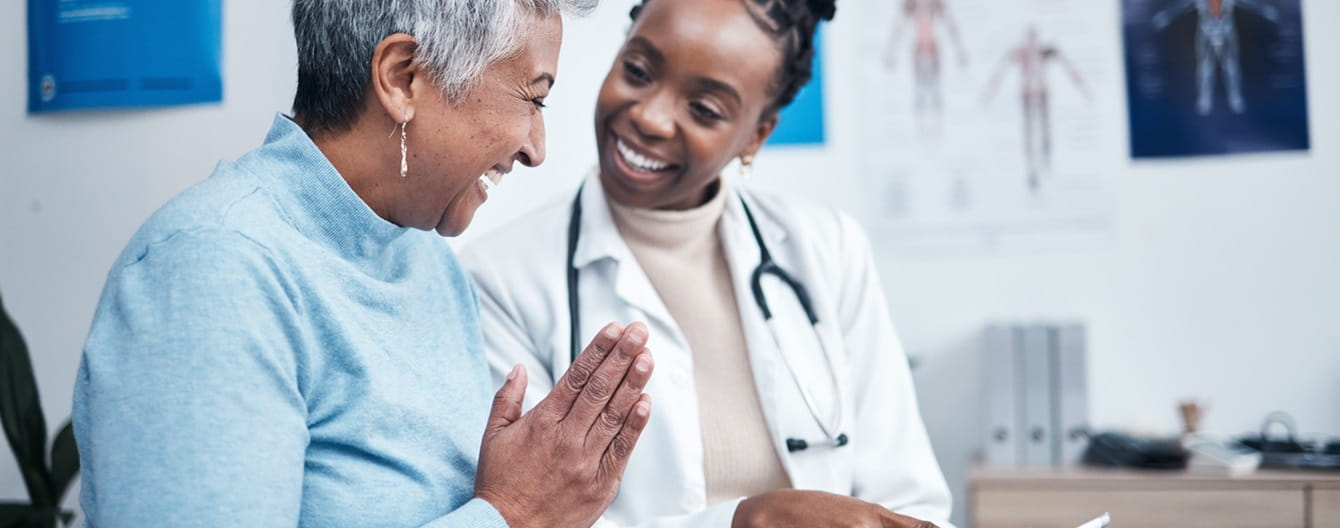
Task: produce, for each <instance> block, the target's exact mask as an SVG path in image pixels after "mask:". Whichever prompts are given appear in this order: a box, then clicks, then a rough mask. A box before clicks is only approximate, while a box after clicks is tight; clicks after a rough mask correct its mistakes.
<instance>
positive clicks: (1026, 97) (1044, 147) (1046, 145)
mask: <svg viewBox="0 0 1340 528" xmlns="http://www.w3.org/2000/svg"><path fill="white" fill-rule="evenodd" d="M1052 62H1056V63H1058V64H1060V65H1061V66H1062V67H1063V68H1065V70H1066V72H1067V73H1069V74H1070V79H1071V80H1072V81H1074V83H1075V87H1076V88H1077V89H1078V90H1079V92H1080V93H1081V94H1083V95H1084V98H1085V99H1090V96H1089V91H1088V89H1087V88H1085V86H1084V79H1083V78H1081V77H1080V75H1079V71H1077V70H1076V69H1075V67H1074V66H1072V65H1071V64H1070V62H1068V61H1067V60H1066V59H1065V57H1063V56H1062V55H1061V51H1060V50H1059V49H1057V48H1056V47H1055V46H1053V45H1051V44H1045V43H1043V42H1041V41H1040V40H1039V39H1038V31H1037V28H1032V27H1030V28H1028V31H1027V33H1025V35H1024V39H1023V41H1021V42H1020V43H1019V44H1018V45H1017V46H1015V47H1014V48H1012V49H1010V50H1009V51H1008V52H1006V54H1005V57H1004V59H1003V60H1002V61H1001V64H1000V67H999V68H997V69H996V72H995V74H993V75H992V76H991V80H990V82H989V83H988V84H987V87H986V93H985V94H984V95H983V98H982V99H983V102H986V101H989V100H990V99H991V96H992V94H993V93H994V92H995V90H996V88H997V87H998V86H999V85H1000V81H1001V79H1002V78H1003V77H1004V76H1005V73H1006V71H1007V69H1009V67H1010V66H1016V67H1018V70H1019V80H1020V87H1021V88H1022V90H1021V93H1020V96H1021V97H1020V98H1021V100H1022V102H1023V109H1024V162H1025V165H1026V167H1027V171H1028V188H1029V190H1030V191H1034V192H1036V191H1037V190H1038V188H1039V186H1040V183H1041V178H1042V173H1044V172H1046V171H1048V170H1050V168H1051V119H1050V113H1049V106H1048V102H1047V99H1048V95H1047V69H1046V67H1047V65H1048V64H1050V63H1052Z"/></svg>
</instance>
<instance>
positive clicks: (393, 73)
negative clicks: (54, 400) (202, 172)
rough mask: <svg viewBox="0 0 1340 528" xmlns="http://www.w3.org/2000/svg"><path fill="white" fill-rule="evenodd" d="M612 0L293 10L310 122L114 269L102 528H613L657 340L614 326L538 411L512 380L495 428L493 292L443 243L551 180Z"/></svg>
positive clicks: (93, 378)
mask: <svg viewBox="0 0 1340 528" xmlns="http://www.w3.org/2000/svg"><path fill="white" fill-rule="evenodd" d="M591 3H592V2H591V1H590V0H587V1H580V0H452V1H444V0H411V1H402V2H395V3H384V2H381V1H379V0H297V1H296V2H295V3H294V8H293V24H294V29H295V34H296V37H297V42H298V62H299V66H298V69H299V72H298V79H299V80H298V92H297V96H296V98H295V101H294V117H293V118H292V119H290V118H288V117H285V116H278V117H276V118H275V121H274V125H273V128H271V130H270V132H269V135H268V136H267V137H266V139H265V142H264V144H263V145H261V146H260V147H259V148H257V149H256V150H254V151H252V152H250V153H248V154H246V155H245V156H243V157H242V158H241V159H239V160H237V161H235V162H232V163H223V164H221V165H219V167H218V169H216V171H215V172H214V174H213V176H211V177H210V178H209V179H208V180H207V181H204V182H202V183H200V184H198V185H196V186H194V187H193V188H191V189H190V190H188V191H186V192H185V193H183V194H182V195H180V196H178V197H176V198H174V199H173V200H172V201H171V202H169V203H168V204H167V205H166V206H164V207H163V208H162V209H161V210H159V211H158V212H157V213H155V214H154V215H153V217H152V218H150V219H149V221H148V222H147V223H146V224H145V225H144V226H143V227H142V228H141V229H140V230H139V232H138V233H137V234H136V235H135V237H134V238H133V239H132V240H131V241H130V243H129V245H128V247H127V248H126V250H125V251H124V253H123V254H122V255H121V257H120V259H118V260H117V261H116V263H115V264H114V266H113V267H112V270H111V272H110V273H109V276H108V279H107V285H106V288H105V290H104V292H103V296H102V300H101V302H100V304H99V306H98V309H97V313H96V316H95V318H94V321H93V327H92V330H91V332H90V335H89V337H88V342H87V344H86V346H85V349H84V357H83V363H82V365H81V367H80V371H79V377H78V381H77V384H76V388H75V404H74V423H75V432H76V436H77V439H78V444H79V449H80V456H81V457H82V460H83V463H84V465H83V495H82V497H81V500H82V504H83V507H84V511H85V512H86V514H87V519H88V525H89V526H100V527H102V526H295V525H297V526H374V525H375V526H421V525H422V526H471V527H485V526H506V525H508V524H511V525H522V526H589V525H590V524H591V523H592V522H593V521H595V520H596V519H597V517H598V516H599V515H600V513H601V512H602V511H603V510H604V509H605V507H606V506H607V505H608V504H609V503H610V501H612V500H613V498H614V493H615V490H616V487H617V485H618V482H619V478H620V475H621V474H622V472H623V468H624V465H625V463H626V462H627V459H628V456H629V454H630V451H631V449H632V446H633V445H634V444H635V443H636V441H637V439H638V435H639V434H640V432H641V430H642V428H643V427H644V426H645V425H646V423H647V420H648V416H649V413H650V402H649V400H647V399H646V396H644V395H642V394H641V389H642V387H643V386H645V384H646V382H647V380H648V379H649V376H650V375H651V358H650V355H649V353H648V352H647V351H646V349H645V347H644V346H643V343H645V342H646V339H647V333H646V328H645V327H644V326H642V325H641V324H633V325H629V326H628V327H627V328H622V327H620V326H619V325H615V324H610V325H607V326H605V327H604V328H603V329H601V330H600V331H599V332H598V335H597V337H596V338H595V339H594V340H593V341H592V342H591V344H590V346H589V347H587V348H586V350H585V351H584V353H583V355H582V357H581V358H580V359H579V360H578V362H577V364H576V365H574V367H573V369H572V370H571V371H570V372H569V374H568V375H567V377H566V378H565V379H564V380H563V382H562V383H560V384H559V386H558V387H557V388H556V389H555V390H554V391H553V392H552V393H550V394H549V395H548V396H547V397H546V398H545V400H544V402H543V403H541V404H540V405H539V406H537V407H536V409H535V410H533V411H531V412H528V413H526V414H525V415H524V416H523V415H522V414H521V401H522V393H523V391H524V389H525V387H526V385H527V381H526V373H525V371H524V370H523V369H521V368H517V369H514V370H512V371H511V373H510V374H509V375H508V376H506V379H507V381H506V383H505V384H504V385H503V387H502V389H501V390H499V391H498V393H497V395H496V396H495V397H494V398H493V404H492V411H491V412H487V411H486V409H487V408H488V407H489V401H490V400H489V397H490V388H489V387H490V380H489V375H488V371H487V368H486V365H485V361H484V357H483V352H482V343H481V341H482V340H481V336H480V333H479V328H478V315H477V311H476V310H477V308H476V297H475V293H474V291H473V290H472V287H471V285H470V280H469V278H468V277H467V275H466V274H465V273H464V272H463V271H462V269H461V268H460V267H459V265H458V264H457V262H456V260H455V257H454V256H453V255H452V252H451V250H450V249H449V248H448V246H447V245H446V244H444V243H443V242H442V240H441V239H440V238H439V237H438V236H437V235H435V234H434V233H431V232H429V231H428V230H430V229H431V230H436V231H437V233H440V234H443V235H448V236H450V235H455V234H457V233H460V232H461V231H462V230H464V229H465V228H466V226H467V225H468V224H469V223H470V219H471V216H472V215H473V213H474V211H475V209H476V208H477V207H478V206H479V205H480V203H482V202H483V201H484V200H485V199H486V198H487V188H488V185H486V184H485V183H484V181H483V180H481V175H487V176H488V178H485V179H489V178H492V179H496V178H500V177H501V176H502V175H503V174H505V173H507V172H508V171H509V170H510V169H511V168H512V166H513V164H514V163H516V162H520V163H521V164H524V165H537V164H539V163H540V162H542V161H543V159H544V145H543V141H544V128H543V118H542V116H541V111H540V110H541V108H542V107H543V106H544V105H543V101H544V99H545V95H546V94H547V92H548V91H549V88H550V86H551V85H552V84H553V82H554V75H555V65H556V59H557V53H558V47H559V41H560V34H561V31H562V29H561V19H560V15H561V13H562V12H564V11H583V10H587V9H589V8H590V5H588V4H591ZM481 437H482V438H483V441H482V445H481V443H480V438H481ZM476 467H477V468H478V470H476Z"/></svg>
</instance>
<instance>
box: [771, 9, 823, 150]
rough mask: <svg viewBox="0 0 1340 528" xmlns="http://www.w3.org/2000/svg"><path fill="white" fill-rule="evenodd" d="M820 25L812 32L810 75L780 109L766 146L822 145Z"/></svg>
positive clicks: (821, 42) (821, 31) (821, 51)
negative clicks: (811, 75) (812, 73)
mask: <svg viewBox="0 0 1340 528" xmlns="http://www.w3.org/2000/svg"><path fill="white" fill-rule="evenodd" d="M823 33H824V24H820V25H819V28H818V30H816V31H815V32H814V66H813V67H812V71H813V72H814V76H813V77H811V78H810V82H809V84H806V85H805V86H804V87H802V88H801V89H800V92H799V93H797V94H796V99H795V100H794V101H791V104H790V105H789V106H787V107H786V108H783V109H782V114H781V118H780V119H779V120H778V122H777V128H776V129H774V130H773V131H772V136H771V137H769V138H768V145H798V146H799V145H814V146H818V145H823V143H824V60H823V57H824V53H823V51H824V50H823V41H824V36H823Z"/></svg>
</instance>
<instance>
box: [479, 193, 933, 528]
mask: <svg viewBox="0 0 1340 528" xmlns="http://www.w3.org/2000/svg"><path fill="white" fill-rule="evenodd" d="M725 189H726V191H727V192H731V193H732V194H733V195H732V196H730V197H729V198H730V199H729V200H728V201H727V206H726V210H725V213H724V217H723V221H722V222H721V223H720V224H719V226H720V227H719V229H720V230H721V236H722V240H723V247H724V251H725V254H726V259H727V262H728V263H729V267H730V271H731V276H732V281H733V283H734V284H735V292H736V298H737V300H738V304H739V310H740V316H741V317H740V319H741V323H742V324H743V326H744V335H745V340H746V341H747V343H748V345H749V361H750V365H751V366H752V369H753V372H754V380H755V382H756V385H757V389H758V393H759V399H760V401H761V402H762V407H763V412H764V414H765V417H766V422H767V425H768V429H769V431H770V432H771V434H772V438H773V440H774V442H773V443H774V445H773V448H774V449H776V450H777V452H778V454H779V455H780V458H781V462H782V465H783V466H784V468H785V470H786V473H787V475H789V476H790V479H791V483H792V485H793V486H794V487H795V488H797V489H811V490H823V491H829V492H832V493H838V494H843V495H850V496H853V497H857V498H859V499H863V500H866V501H870V502H873V503H877V504H881V505H883V506H885V507H888V508H890V509H892V510H894V511H896V512H899V513H903V514H905V515H910V516H913V517H917V518H920V519H924V520H928V521H931V522H934V523H936V524H937V525H939V526H941V527H948V526H950V525H949V508H950V499H949V490H948V487H947V486H946V485H945V480H944V477H943V475H942V474H941V473H940V467H939V465H938V464H937V462H936V459H935V455H934V453H932V452H931V446H930V441H929V440H928V438H927V436H926V428H925V425H924V424H923V423H922V420H921V415H920V413H919V411H918V409H917V401H916V394H915V392H914V390H913V387H912V377H911V374H910V372H909V370H908V366H907V357H906V356H905V355H904V353H903V350H902V348H901V346H900V345H899V343H898V338H897V336H896V335H895V334H894V331H893V325H892V324H891V322H890V320H889V314H888V310H887V306H886V303H885V299H884V293H883V290H882V289H881V287H880V283H879V279H878V277H877V276H876V272H875V265H874V261H873V260H872V258H871V255H870V247H869V243H868V241H867V240H866V238H865V235H864V234H863V233H862V231H861V229H860V228H859V227H858V226H857V224H856V223H855V222H854V221H853V220H852V219H851V218H849V217H847V216H845V215H843V214H841V213H838V212H835V211H831V210H826V209H823V208H819V207H815V206H812V205H806V204H802V203H799V202H794V201H789V200H784V199H781V198H778V197H774V196H768V195H764V194H761V193H755V192H750V191H747V190H744V191H740V190H737V189H736V188H735V187H734V186H732V185H730V184H729V183H728V184H727V185H726V187H725ZM739 192H742V193H743V194H744V196H745V199H746V200H747V201H748V203H749V206H750V210H751V211H752V212H753V214H754V217H755V219H756V220H757V222H758V224H759V229H760V230H761V231H762V232H763V236H764V239H765V240H766V241H767V244H768V248H769V250H770V251H771V252H772V253H773V259H774V260H775V261H776V262H777V263H778V264H779V265H780V266H781V267H782V268H783V269H785V270H787V271H788V272H789V273H791V274H792V275H793V276H795V277H796V278H798V279H799V280H800V281H801V282H803V283H804V284H805V285H806V287H807V288H808V289H809V292H810V294H811V296H812V297H813V303H814V306H815V309H816V310H817V312H818V316H819V319H820V322H821V323H823V324H824V327H823V328H824V331H826V332H828V333H829V335H828V337H829V338H830V341H829V342H830V343H832V344H836V345H837V346H836V350H834V352H835V355H836V356H837V357H836V363H837V365H838V373H839V375H840V376H843V377H844V380H845V383H844V384H845V386H846V389H847V394H846V395H845V400H844V401H845V402H846V403H845V412H844V415H845V426H844V429H843V432H845V433H847V435H848V436H849V438H850V442H851V443H850V444H849V445H847V446H845V447H839V448H832V447H811V448H810V449H808V450H804V451H799V452H795V453H789V452H787V450H786V446H785V439H786V438H788V437H796V438H802V439H806V440H808V441H811V442H812V441H815V440H823V439H825V438H826V437H825V436H824V435H823V434H822V432H821V430H820V429H819V427H818V425H817V424H816V423H815V422H814V419H813V418H812V417H811V415H810V413H809V411H808V410H807V408H806V407H805V402H804V401H803V400H802V399H801V396H800V393H799V391H798V390H797V389H796V388H795V384H794V382H793V381H792V379H791V375H790V374H789V373H788V370H787V369H786V366H785V365H784V363H783V362H782V360H781V356H780V355H779V353H780V352H779V350H778V347H777V346H776V345H775V344H774V340H773V338H772V336H771V334H770V333H769V330H768V326H767V325H766V324H765V323H764V320H763V316H762V313H761V312H760V310H759V308H758V306H757V304H755V301H754V296H753V294H752V293H751V290H750V286H749V284H750V283H749V279H750V275H751V273H752V272H753V270H754V267H755V266H756V265H757V264H758V262H759V249H758V245H757V244H756V243H755V240H754V238H753V235H752V233H751V232H750V230H749V227H748V223H747V221H746V220H745V216H744V210H743V208H742V207H741V205H740V200H739V198H738V194H735V193H739ZM581 199H582V222H581V227H580V233H581V236H580V238H579V242H578V245H577V249H576V257H575V258H574V264H575V265H576V267H577V269H578V270H580V281H579V289H580V294H581V310H582V313H581V329H580V334H581V335H580V339H579V342H580V343H581V345H582V346H585V344H586V343H587V342H588V341H589V340H590V338H591V337H592V336H594V335H595V334H596V332H597V331H599V330H600V328H601V327H603V326H604V325H605V324H607V323H608V322H610V321H618V322H621V323H624V324H626V323H629V322H632V321H643V322H645V323H646V324H647V326H648V328H649V330H650V336H651V337H650V339H649V341H648V344H647V347H648V348H649V349H650V350H651V352H652V355H653V357H654V359H655V361H656V370H655V372H654V373H653V374H652V379H651V381H650V383H648V386H647V388H646V392H647V393H648V394H650V396H651V400H652V413H651V421H650V423H649V424H648V425H647V428H646V429H645V430H644V431H643V433H642V437H641V440H640V441H639V442H638V444H637V447H636V449H635V450H634V452H633V455H632V458H631V459H630V461H629V463H628V467H627V470H626V471H625V473H624V478H623V483H622V487H621V488H620V490H619V495H618V497H616V498H615V500H614V502H613V504H611V505H610V507H609V509H608V510H607V511H606V513H605V517H604V518H602V519H601V522H600V523H598V526H645V527H653V526H656V527H659V526H666V527H668V526H695V527H697V526H720V527H728V526H730V523H731V518H732V517H733V516H734V511H735V507H736V505H737V504H738V503H739V501H740V500H741V499H743V497H741V498H739V499H735V500H731V501H727V502H725V503H721V504H717V505H712V506H711V507H709V505H708V504H707V503H706V486H705V482H704V475H703V445H702V434H701V429H700V422H699V419H698V401H697V391H696V390H695V388H694V376H693V354H692V353H691V352H690V350H689V349H688V341H687V340H686V339H685V337H684V335H683V333H682V332H681V330H680V329H679V327H678V326H677V325H676V324H675V321H674V320H673V319H672V318H671V317H670V313H669V311H668V310H667V309H666V307H665V305H664V304H663V303H662V302H661V299H660V297H659V296H658V295H657V293H656V290H655V289H654V288H653V287H652V284H651V282H650V281H649V280H648V279H647V277H646V275H645V274H644V272H643V271H642V268H641V267H640V266H639V265H638V262H637V260H636V258H634V257H633V255H632V253H631V252H630V250H629V249H628V246H627V245H625V243H624V241H623V239H622V238H621V237H620V236H619V233H618V230H617V229H616V228H615V226H614V224H613V220H612V218H611V216H610V213H609V208H608V206H607V205H606V202H605V194H604V192H603V191H602V189H601V186H600V182H599V180H598V179H597V178H596V177H594V176H592V177H589V178H587V181H586V183H585V185H584V191H583V192H582V198H581ZM572 200H573V198H572V195H567V196H565V197H562V198H561V199H559V200H557V201H556V202H555V203H553V204H551V205H549V206H547V207H543V208H541V209H539V210H538V211H536V212H534V213H532V214H529V215H527V216H525V217H523V218H521V219H520V220H518V221H516V222H515V223H514V224H512V225H510V226H507V227H504V228H503V229H501V230H499V231H497V232H494V233H492V234H490V235H489V236H486V237H485V238H482V239H480V240H479V241H477V242H475V243H473V244H471V245H470V246H469V247H467V248H465V250H464V251H462V255H461V258H462V261H463V262H464V264H465V266H466V267H467V268H468V269H469V270H470V272H471V273H472V274H473V276H474V278H475V281H476V285H477V287H478V293H479V304H480V312H481V325H482V330H483V335H484V341H485V346H486V350H487V354H488V359H489V365H490V368H491V370H492V372H493V376H494V382H495V384H496V385H501V384H502V380H503V378H504V376H505V375H506V373H507V372H509V371H510V370H511V369H512V367H513V366H514V365H516V364H517V363H521V364H523V365H525V366H526V370H527V373H528V374H529V387H528V389H527V392H526V402H525V407H526V408H527V409H529V408H530V407H531V406H533V405H534V404H535V403H536V402H538V401H539V399H540V398H543V397H544V396H545V395H546V394H548V393H549V391H550V390H551V389H552V388H553V385H554V382H555V380H556V379H558V377H559V376H561V375H562V373H563V372H564V371H566V370H567V368H568V366H569V364H570V363H571V361H570V346H569V339H568V334H569V331H568V325H569V319H568V304H567V302H568V301H567V299H568V297H567V285H566V280H565V270H566V266H565V260H566V256H567V226H568V222H569V218H570V215H571V212H572V208H571V204H572ZM684 287H694V285H691V284H686V285H684ZM764 291H765V294H766V297H767V300H768V303H769V306H770V307H771V308H772V311H773V316H774V317H775V318H778V321H779V322H780V323H781V324H779V325H777V326H778V328H780V329H781V330H782V332H783V333H784V334H785V335H781V336H779V341H780V342H781V343H783V345H782V348H784V349H786V351H787V352H788V353H789V356H788V357H790V358H792V359H791V361H793V362H794V364H795V367H796V372H797V374H798V375H799V376H800V379H801V381H802V382H803V383H805V384H806V386H807V387H809V390H810V392H811V394H812V395H813V396H814V397H815V398H816V400H817V409H818V410H819V412H820V416H822V417H825V418H826V419H827V418H828V417H829V416H831V415H832V413H833V409H835V402H834V396H835V394H836V391H835V389H834V388H833V384H832V382H831V381H830V376H829V374H828V373H829V367H828V365H827V362H826V361H825V360H824V358H823V354H822V353H821V352H820V349H819V348H818V343H817V341H816V339H815V338H814V332H813V331H812V330H811V327H810V325H809V323H808V321H807V320H806V319H805V316H804V312H803V311H801V309H800V306H799V303H798V302H797V300H796V298H795V296H794V295H793V294H792V293H791V290H790V289H789V288H787V287H786V286H785V285H784V284H782V283H781V282H780V281H777V280H772V279H767V280H765V281H764ZM740 379H741V381H742V382H744V381H746V380H748V379H749V378H748V377H746V376H741V377H740ZM830 423H831V422H830Z"/></svg>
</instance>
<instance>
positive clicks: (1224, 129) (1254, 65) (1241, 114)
mask: <svg viewBox="0 0 1340 528" xmlns="http://www.w3.org/2000/svg"><path fill="white" fill-rule="evenodd" d="M1122 7H1123V13H1122V16H1123V19H1124V20H1123V30H1124V31H1123V32H1124V33H1125V41H1126V42H1125V45H1126V49H1125V55H1126V85H1127V86H1126V91H1127V100H1128V102H1129V106H1130V131H1131V132H1130V133H1131V138H1130V141H1131V156H1132V157H1134V158H1153V157H1173V156H1205V155H1220V154H1232V153H1245V152H1268V151H1282V150H1307V149H1308V147H1309V143H1310V140H1309V137H1308V110H1307V70H1306V68H1305V67H1304V62H1305V61H1304V60H1303V18H1302V12H1301V8H1300V6H1299V0H1122Z"/></svg>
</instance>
